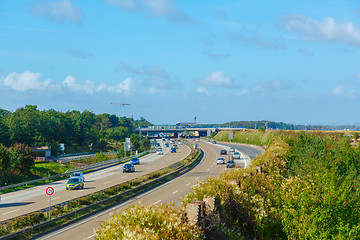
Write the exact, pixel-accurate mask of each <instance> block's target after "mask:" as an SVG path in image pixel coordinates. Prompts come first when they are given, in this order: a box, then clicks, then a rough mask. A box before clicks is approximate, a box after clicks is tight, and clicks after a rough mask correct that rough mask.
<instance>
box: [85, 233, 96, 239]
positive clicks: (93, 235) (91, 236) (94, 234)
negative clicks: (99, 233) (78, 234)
mask: <svg viewBox="0 0 360 240" xmlns="http://www.w3.org/2000/svg"><path fill="white" fill-rule="evenodd" d="M95 235H96V234H93V235H91V236H89V237H88V238H87V239H90V238H92V237H95Z"/></svg>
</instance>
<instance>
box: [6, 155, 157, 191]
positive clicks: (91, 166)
mask: <svg viewBox="0 0 360 240" xmlns="http://www.w3.org/2000/svg"><path fill="white" fill-rule="evenodd" d="M153 152H154V150H148V151H145V152H141V153H139V154H137V155H134V156H131V157H126V158H123V159H121V160H119V159H117V158H116V159H111V160H107V161H102V162H98V163H93V164H89V165H87V166H85V167H80V168H74V169H71V170H69V171H67V172H65V173H62V174H57V175H53V176H50V177H46V178H40V179H35V180H31V181H27V182H22V183H17V184H13V185H9V186H3V187H0V191H1V190H5V189H9V188H16V187H21V186H24V185H29V184H33V183H36V182H42V181H47V180H50V179H53V178H62V177H64V176H69V175H71V174H72V173H73V172H78V171H86V170H95V169H97V168H101V167H105V166H106V167H109V166H111V165H113V164H117V163H118V162H119V161H123V162H125V161H127V160H129V159H131V158H132V157H137V156H140V155H143V154H146V153H153Z"/></svg>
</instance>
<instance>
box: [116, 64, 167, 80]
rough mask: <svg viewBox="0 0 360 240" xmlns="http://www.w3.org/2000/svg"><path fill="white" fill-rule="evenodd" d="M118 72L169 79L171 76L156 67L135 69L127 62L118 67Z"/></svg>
mask: <svg viewBox="0 0 360 240" xmlns="http://www.w3.org/2000/svg"><path fill="white" fill-rule="evenodd" d="M116 70H117V71H126V72H129V73H131V74H134V75H147V76H157V77H161V78H169V74H168V73H167V72H166V71H165V70H164V69H162V68H159V67H156V66H145V67H139V68H133V67H131V66H129V65H127V64H126V63H125V62H120V63H119V64H118V65H117V66H116Z"/></svg>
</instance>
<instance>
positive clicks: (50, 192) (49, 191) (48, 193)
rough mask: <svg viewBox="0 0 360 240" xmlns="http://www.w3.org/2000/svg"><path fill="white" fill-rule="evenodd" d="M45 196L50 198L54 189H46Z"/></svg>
mask: <svg viewBox="0 0 360 240" xmlns="http://www.w3.org/2000/svg"><path fill="white" fill-rule="evenodd" d="M46 194H47V195H49V196H51V195H53V194H54V189H53V188H52V187H48V188H46Z"/></svg>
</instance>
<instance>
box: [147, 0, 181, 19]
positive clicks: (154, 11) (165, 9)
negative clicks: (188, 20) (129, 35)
mask: <svg viewBox="0 0 360 240" xmlns="http://www.w3.org/2000/svg"><path fill="white" fill-rule="evenodd" d="M143 3H144V4H145V5H146V6H147V7H148V9H149V14H150V15H153V16H166V15H169V14H171V13H174V12H176V11H175V8H174V6H173V4H172V2H171V1H170V0H143Z"/></svg>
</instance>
